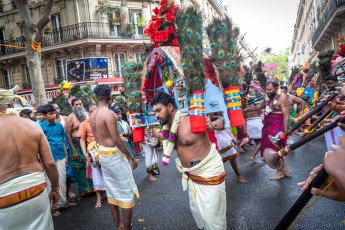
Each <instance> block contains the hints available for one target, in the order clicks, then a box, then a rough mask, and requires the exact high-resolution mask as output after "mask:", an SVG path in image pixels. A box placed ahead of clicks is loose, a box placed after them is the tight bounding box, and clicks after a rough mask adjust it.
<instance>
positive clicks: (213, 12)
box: [0, 0, 247, 100]
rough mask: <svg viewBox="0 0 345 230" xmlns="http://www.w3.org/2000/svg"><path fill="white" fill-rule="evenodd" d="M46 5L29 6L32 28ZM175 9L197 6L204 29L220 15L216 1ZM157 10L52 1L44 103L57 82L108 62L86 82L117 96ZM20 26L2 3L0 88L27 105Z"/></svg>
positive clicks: (41, 1)
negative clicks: (124, 68)
mask: <svg viewBox="0 0 345 230" xmlns="http://www.w3.org/2000/svg"><path fill="white" fill-rule="evenodd" d="M46 2H47V0H29V7H30V10H31V15H32V18H33V21H34V22H36V23H37V22H38V21H39V19H40V18H41V17H42V15H43V14H44V9H45V8H44V7H45V4H46ZM175 4H178V5H180V6H181V7H187V6H189V5H192V4H193V5H195V6H197V7H198V8H199V9H200V10H201V11H202V12H203V16H204V19H206V20H204V21H205V26H206V25H207V24H208V22H209V20H211V19H212V18H213V17H220V16H222V15H223V12H224V9H223V7H222V2H221V1H219V0H176V1H175ZM158 5H159V1H156V0H149V1H146V0H127V1H126V0H122V1H119V0H109V1H102V0H101V1H95V0H56V1H55V4H54V6H53V9H52V13H51V21H50V22H49V24H48V25H47V26H46V27H45V29H44V32H45V34H44V39H43V41H42V49H41V67H42V75H43V80H44V85H45V87H46V91H47V97H48V100H51V99H52V97H53V96H54V95H55V94H57V93H58V84H59V83H60V82H61V81H63V80H75V78H74V79H73V77H76V74H75V73H76V72H77V71H76V69H77V67H78V68H79V67H80V66H83V65H84V66H83V71H84V72H88V71H89V69H95V68H96V67H97V68H98V67H99V65H100V63H101V62H103V61H104V62H107V68H106V69H102V71H103V72H102V73H101V74H97V73H96V74H94V76H93V77H91V78H89V79H95V80H94V81H93V82H94V83H95V82H98V84H102V83H103V84H109V85H111V86H112V88H113V91H114V92H113V93H115V94H117V93H119V90H121V88H122V87H123V80H122V78H121V73H120V69H121V63H123V62H124V61H140V60H143V58H144V52H145V45H144V43H149V42H150V41H149V38H148V37H145V35H144V32H143V31H144V28H145V25H147V24H148V23H149V21H150V19H151V16H152V10H153V9H154V8H155V7H156V6H158ZM104 7H106V8H110V11H111V12H113V13H114V14H115V13H117V14H120V15H121V17H122V19H120V21H121V23H119V21H117V20H114V17H112V18H110V17H109V16H108V15H107V14H106V13H104ZM102 9H103V11H102ZM106 10H108V9H106ZM20 21H21V18H20V16H19V14H18V10H17V7H16V5H15V4H14V3H13V2H12V1H11V0H0V43H1V44H5V45H11V46H0V88H11V87H12V86H14V85H18V86H20V87H21V91H20V93H19V94H22V95H24V96H25V97H26V98H27V99H29V100H30V99H33V96H32V89H31V80H30V76H29V71H28V67H27V64H26V58H25V53H24V49H23V48H21V47H23V46H24V41H23V37H21V27H20ZM242 43H243V42H242ZM242 43H241V44H242ZM242 45H243V44H242ZM243 46H245V45H243ZM205 47H207V40H206V42H205ZM245 47H247V46H245ZM95 60H96V61H95ZM91 62H92V63H96V64H95V66H96V67H94V66H92V65H91V64H88V63H91ZM97 63H98V64H97ZM73 71H74V72H73ZM96 75H97V76H96ZM84 76H86V75H85V74H84ZM91 76H92V74H91ZM89 77H90V76H89ZM77 78H78V77H77ZM84 78H85V77H84ZM84 78H83V79H79V78H78V81H81V82H83V81H84V80H85V79H84Z"/></svg>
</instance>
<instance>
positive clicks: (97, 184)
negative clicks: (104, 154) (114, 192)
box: [92, 166, 105, 191]
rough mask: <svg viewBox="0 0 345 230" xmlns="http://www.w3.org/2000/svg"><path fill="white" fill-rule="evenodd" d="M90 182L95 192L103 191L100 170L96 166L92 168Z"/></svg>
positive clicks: (103, 185)
mask: <svg viewBox="0 0 345 230" xmlns="http://www.w3.org/2000/svg"><path fill="white" fill-rule="evenodd" d="M92 182H93V187H94V188H95V190H96V191H104V190H105V182H104V179H103V175H102V169H101V167H98V166H92Z"/></svg>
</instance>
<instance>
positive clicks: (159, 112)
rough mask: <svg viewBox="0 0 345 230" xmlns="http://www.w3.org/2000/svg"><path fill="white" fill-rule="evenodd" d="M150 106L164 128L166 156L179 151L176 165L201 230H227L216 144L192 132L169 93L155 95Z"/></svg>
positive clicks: (220, 163)
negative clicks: (173, 151)
mask: <svg viewBox="0 0 345 230" xmlns="http://www.w3.org/2000/svg"><path fill="white" fill-rule="evenodd" d="M151 106H152V111H153V112H154V113H155V116H156V117H157V119H158V121H159V122H160V124H161V125H163V133H162V136H164V137H165V138H164V139H163V148H164V155H163V156H165V158H170V154H171V151H172V150H173V149H174V148H176V150H177V154H178V157H179V158H178V159H176V166H177V169H178V170H179V171H180V172H181V173H183V175H182V178H183V179H182V186H183V190H184V191H186V190H187V189H188V195H189V200H190V208H191V211H192V214H193V217H194V219H195V222H196V223H197V226H198V229H226V192H225V176H226V173H225V169H224V165H223V161H222V157H221V156H220V155H219V153H218V151H217V150H216V145H215V144H211V142H210V140H209V137H208V135H207V132H203V133H197V134H195V133H192V132H191V124H190V121H189V117H188V116H183V115H182V114H181V112H180V111H178V110H177V109H176V105H175V100H174V99H173V98H172V97H171V96H170V95H169V94H166V93H163V92H159V93H156V95H155V97H154V98H153V99H152V101H151ZM164 142H165V143H164ZM166 142H169V143H166ZM171 144H172V146H171ZM163 162H164V163H166V161H163Z"/></svg>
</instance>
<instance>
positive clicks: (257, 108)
mask: <svg viewBox="0 0 345 230" xmlns="http://www.w3.org/2000/svg"><path fill="white" fill-rule="evenodd" d="M263 108H265V100H262V102H261V103H260V104H256V105H255V106H251V107H249V108H248V107H247V108H246V109H244V110H243V112H252V111H257V110H261V109H263Z"/></svg>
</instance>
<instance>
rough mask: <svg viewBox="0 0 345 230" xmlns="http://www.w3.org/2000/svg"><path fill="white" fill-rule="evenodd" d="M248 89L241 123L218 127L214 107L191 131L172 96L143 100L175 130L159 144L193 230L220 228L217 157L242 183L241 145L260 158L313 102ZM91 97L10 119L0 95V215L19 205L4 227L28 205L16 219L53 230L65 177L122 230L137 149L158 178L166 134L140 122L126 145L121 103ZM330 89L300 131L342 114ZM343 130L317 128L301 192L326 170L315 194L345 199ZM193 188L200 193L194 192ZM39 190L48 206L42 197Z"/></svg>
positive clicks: (103, 95)
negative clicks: (317, 161)
mask: <svg viewBox="0 0 345 230" xmlns="http://www.w3.org/2000/svg"><path fill="white" fill-rule="evenodd" d="M337 85H339V82H338V81H337V79H336V78H333V77H331V78H328V79H326V87H327V91H326V92H327V93H324V94H322V95H321V96H320V98H319V101H322V100H324V99H326V98H327V97H328V96H329V95H328V94H330V93H335V91H336V86H337ZM251 86H252V87H250V90H249V91H247V94H244V95H243V97H242V104H243V115H244V118H245V120H246V125H245V126H243V127H237V129H235V130H234V129H230V128H227V127H225V122H224V118H223V117H222V114H221V113H214V114H208V115H207V118H206V127H207V131H208V132H206V133H197V134H195V133H192V132H191V128H190V121H189V119H188V116H186V115H183V114H181V113H180V112H179V111H178V109H177V107H176V105H175V100H174V98H173V97H172V96H170V95H169V94H166V93H157V94H156V96H155V97H154V98H153V99H152V101H151V106H152V111H153V112H154V114H155V116H156V118H157V120H158V121H159V123H160V125H162V126H163V127H166V126H168V127H178V129H177V130H176V133H170V134H169V133H168V134H167V135H168V138H173V139H174V140H173V141H172V142H171V141H170V143H168V144H166V145H167V146H168V145H170V146H169V148H172V149H176V151H177V154H178V158H177V159H176V165H177V168H178V170H179V171H180V172H182V173H183V178H185V180H184V183H183V189H184V190H188V193H189V198H190V208H191V211H192V213H193V217H194V218H195V221H196V223H197V226H198V228H199V229H225V228H226V218H225V216H226V193H225V182H224V180H225V176H226V172H225V169H224V163H225V162H226V161H229V162H230V165H231V166H232V169H233V170H234V172H235V174H236V176H237V181H238V182H240V183H247V182H248V181H247V180H246V179H245V178H244V177H243V176H242V175H241V173H240V169H239V168H238V166H237V163H236V157H237V156H238V154H239V153H240V152H241V151H242V148H243V149H246V148H247V145H249V144H255V148H254V152H253V154H252V156H251V157H250V159H248V160H251V161H253V163H257V162H258V160H257V158H256V155H257V154H258V153H259V152H260V153H261V157H262V160H263V161H265V157H264V150H265V149H266V148H271V149H273V150H276V151H279V150H280V149H279V148H278V147H277V146H276V145H274V144H273V143H272V142H271V140H270V139H269V136H275V135H276V134H277V133H278V132H279V131H281V132H282V133H286V132H287V131H288V130H289V128H291V126H292V125H293V124H295V123H296V122H297V121H298V120H300V119H301V117H303V116H305V114H306V113H307V112H308V110H309V108H310V107H312V106H315V105H313V103H310V100H309V98H302V97H298V96H297V95H296V94H294V93H293V91H292V90H291V89H290V90H289V91H288V89H287V87H285V86H279V84H278V83H277V82H275V81H267V83H266V87H265V89H263V88H262V87H259V84H257V82H256V80H255V79H254V80H253V81H252V83H251ZM94 93H95V95H96V98H97V105H96V104H88V105H85V107H84V105H83V104H82V101H81V100H80V99H78V98H74V99H73V100H72V101H71V105H72V107H73V113H71V114H69V115H68V116H67V117H66V116H64V115H62V114H61V113H60V109H59V106H58V105H57V104H56V103H53V102H52V103H48V104H45V105H42V106H39V107H38V108H37V109H36V111H35V113H34V112H33V111H31V110H29V109H23V110H21V111H20V113H19V114H16V113H13V114H12V115H10V114H9V113H6V111H8V104H9V102H8V100H6V101H4V103H1V99H0V126H1V127H6V128H5V129H2V130H3V131H2V132H1V134H0V141H1V142H2V143H3V144H2V145H1V147H0V155H1V157H2V161H1V162H0V199H1V202H0V213H2V212H7V211H8V210H9V208H10V207H12V206H16V207H18V208H17V209H11V211H10V212H9V214H7V217H6V218H3V217H1V222H2V223H5V225H4V226H5V229H14V228H15V229H23V226H22V224H24V222H20V223H18V222H16V221H15V218H13V217H14V216H15V215H21V214H23V212H25V210H26V209H25V207H29V206H30V205H37V206H39V209H37V210H35V213H32V216H31V217H28V220H27V223H25V224H26V225H27V224H28V223H29V226H32V228H33V229H52V228H53V223H52V217H51V216H59V215H61V212H60V211H61V210H62V209H63V208H66V207H68V206H73V205H76V201H77V202H78V200H76V199H73V198H74V197H76V196H77V195H76V194H74V193H73V192H72V191H71V188H70V187H71V183H76V184H77V185H78V192H79V194H78V197H80V198H83V197H85V196H88V195H89V194H93V193H96V202H95V208H99V207H101V205H102V199H104V198H106V199H107V200H108V203H109V206H110V209H111V213H112V216H113V219H114V221H115V223H116V226H117V227H118V228H119V229H130V227H131V218H132V208H133V207H134V205H135V198H137V197H139V191H138V188H137V186H136V183H135V180H134V178H133V174H132V169H135V168H136V167H137V164H138V159H136V158H137V156H138V154H137V152H138V151H142V156H143V157H145V164H146V168H147V173H148V177H147V179H148V180H149V181H150V182H154V181H157V180H158V179H157V178H156V177H155V175H159V173H160V168H159V167H158V165H159V163H158V159H159V156H158V147H160V146H162V145H163V146H165V143H164V141H165V140H166V139H167V138H165V139H164V135H165V134H164V130H163V133H162V132H161V130H160V131H158V132H157V130H155V129H154V128H153V127H150V128H146V130H145V141H144V142H142V143H141V144H140V149H141V150H138V146H135V144H134V143H133V141H132V133H131V128H130V127H129V124H128V123H127V122H126V121H125V120H123V119H122V118H123V116H122V115H123V113H122V111H121V109H120V108H119V107H118V106H117V105H116V104H113V106H111V104H112V98H111V89H110V87H109V86H108V85H99V86H97V87H96V88H95V89H94ZM337 93H338V94H339V96H337V97H335V98H334V100H332V101H330V102H329V103H328V104H327V106H325V107H324V108H323V111H321V112H320V114H314V116H312V117H310V119H308V121H306V122H305V123H304V124H303V125H302V127H308V125H310V124H312V122H313V121H314V120H315V119H317V118H318V116H321V115H322V113H324V112H326V111H328V110H329V109H331V110H332V111H334V112H333V113H332V116H329V117H327V119H325V120H324V121H323V125H327V124H329V123H331V122H333V123H334V122H337V119H339V118H340V117H342V116H343V114H344V109H345V108H344V100H343V99H344V95H345V83H342V91H341V92H340V93H339V92H337ZM253 95H255V96H253ZM0 98H1V97H0ZM315 103H318V102H315ZM110 108H111V109H110ZM17 115H19V116H17ZM20 117H21V118H20ZM13 130H16V132H13ZM344 130H345V127H344V124H343V123H339V124H338V126H337V127H336V128H334V129H332V130H330V131H329V132H327V133H326V134H325V138H326V144H327V149H328V152H327V154H326V156H325V158H324V164H322V165H320V166H319V167H317V168H315V169H314V170H313V171H312V172H311V174H310V176H309V177H308V178H307V180H306V181H305V182H301V183H299V184H298V185H299V186H301V187H302V190H305V189H307V187H308V186H309V184H310V183H311V181H312V179H313V178H314V177H315V176H316V174H317V173H318V172H319V171H320V169H322V168H325V169H326V171H327V172H328V173H329V175H330V176H331V177H332V178H333V179H334V180H335V183H333V185H332V186H331V188H330V189H328V191H327V192H326V193H324V194H323V195H324V196H326V197H329V198H331V199H335V200H339V201H344V200H345V181H344V178H345V177H344V173H345V170H344V167H343V165H344V160H345V159H344V151H345V139H344V137H343V136H344V133H345V131H344ZM302 132H303V129H301V128H299V129H296V131H295V132H294V135H299V136H303V135H304V134H302ZM28 138H29V139H30V140H31V141H30V142H28V141H27V140H28ZM287 140H288V138H285V139H283V143H282V146H281V147H285V146H286V144H287V143H286V142H287ZM252 142H254V143H252ZM13 143H15V144H13ZM136 149H137V150H136ZM5 152H10V153H11V154H4V153H5ZM24 153H25V154H24ZM37 153H38V155H37ZM9 155H10V156H9ZM283 159H284V158H283ZM283 162H284V163H283V166H282V167H281V168H279V169H277V171H276V174H275V175H273V176H272V178H271V179H273V180H279V179H282V178H283V177H284V176H285V175H288V174H291V172H292V170H291V169H290V168H289V167H288V166H287V164H286V162H285V161H284V160H283ZM322 189H323V187H321V188H313V189H312V193H313V194H320V192H321V190H322ZM23 191H24V192H25V193H26V194H29V195H28V196H26V197H25V198H23V197H21V196H20V195H18V194H21V192H23ZM196 191H198V194H202V195H198V196H196V195H195V192H196ZM48 194H49V198H50V199H51V200H52V203H49V202H47V201H48ZM6 197H10V199H7V198H6ZM19 207H20V208H19ZM120 211H122V215H120ZM51 213H52V215H51ZM62 215H63V214H62ZM121 216H122V219H121V218H120V217H121ZM33 217H35V218H33Z"/></svg>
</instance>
